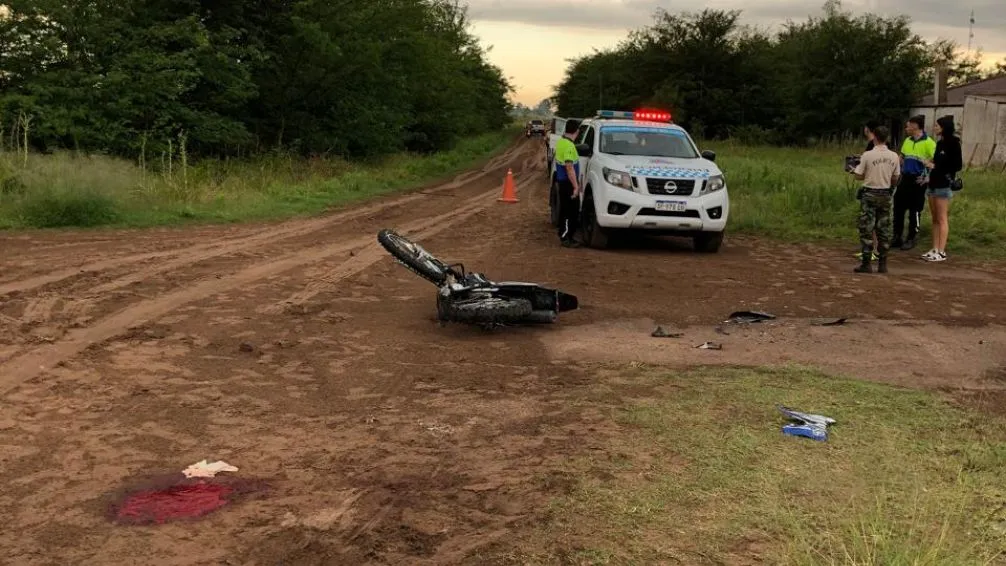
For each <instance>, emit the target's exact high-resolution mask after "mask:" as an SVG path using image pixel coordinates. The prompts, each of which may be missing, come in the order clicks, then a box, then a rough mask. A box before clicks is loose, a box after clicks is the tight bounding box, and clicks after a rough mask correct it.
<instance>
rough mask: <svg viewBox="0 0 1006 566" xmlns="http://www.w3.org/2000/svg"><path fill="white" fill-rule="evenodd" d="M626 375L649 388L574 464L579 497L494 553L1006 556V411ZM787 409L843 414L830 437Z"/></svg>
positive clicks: (777, 559) (691, 558)
mask: <svg viewBox="0 0 1006 566" xmlns="http://www.w3.org/2000/svg"><path fill="white" fill-rule="evenodd" d="M618 381H621V382H622V383H624V384H626V385H627V386H630V387H632V389H633V390H634V391H647V393H646V394H645V398H644V399H642V400H639V401H637V402H635V403H634V404H632V405H631V406H628V407H623V408H614V409H613V413H614V416H615V420H616V421H617V423H618V425H619V427H618V429H619V432H618V433H617V434H615V436H614V438H612V439H611V440H610V442H609V444H610V445H611V449H610V450H604V451H599V452H594V454H596V456H594V457H592V458H591V459H587V460H580V461H576V462H573V463H571V464H570V467H569V472H571V473H572V474H573V476H574V478H575V481H574V482H573V484H574V486H575V487H573V488H572V489H571V490H570V492H569V495H568V496H566V497H563V498H562V499H560V500H558V501H556V502H555V503H554V505H553V506H552V508H551V509H550V512H549V513H548V519H547V520H546V521H545V522H544V524H543V525H541V526H540V527H539V528H538V529H537V530H536V531H534V533H533V534H532V535H531V536H530V538H528V539H523V540H522V541H521V542H520V543H517V545H516V546H517V549H516V550H515V549H514V548H513V546H511V548H510V549H507V550H505V551H504V552H503V554H502V560H500V558H501V556H500V555H497V556H495V557H494V558H495V559H497V560H498V561H501V562H504V563H520V564H555V563H575V564H752V563H766V564H793V565H811V564H846V565H881V564H883V565H885V566H897V565H917V566H922V565H933V566H935V565H951V564H953V565H964V564H990V563H996V562H994V559H995V558H996V556H999V559H1002V558H1003V555H1002V554H1001V553H1002V552H1003V551H1004V550H1006V488H1004V487H1003V484H1002V481H1001V477H1002V470H1004V469H1006V422H1004V421H1002V420H999V419H996V418H991V417H988V416H985V415H979V414H976V413H972V412H969V411H967V410H963V409H960V408H955V407H952V406H950V405H949V404H948V403H946V402H944V401H943V400H941V399H940V398H938V397H937V396H935V395H932V394H929V393H924V392H915V391H906V390H899V389H894V388H890V387H886V386H882V385H877V384H871V383H864V382H859V381H852V380H843V379H833V378H828V377H825V376H822V375H819V374H816V373H814V372H812V371H809V370H801V369H787V370H771V371H770V370H751V369H732V370H724V369H715V370H714V369H708V370H700V371H696V372H689V373H684V374H680V373H667V372H665V371H660V370H652V369H646V368H643V369H637V370H628V375H626V373H621V372H620V375H619V376H618ZM606 398H607V399H609V400H610V399H611V395H610V392H609V393H608V394H607V396H606ZM594 402H595V403H596V400H595V401H594ZM777 404H783V405H788V406H792V407H794V408H797V409H798V410H804V411H808V412H813V413H819V414H825V415H828V416H831V417H833V418H835V419H837V421H838V423H837V424H836V425H833V426H832V427H831V436H830V438H829V440H828V441H827V442H826V443H818V442H815V441H812V440H809V439H803V438H795V437H788V436H784V435H783V434H782V433H781V431H780V427H781V425H782V424H784V422H785V420H784V418H783V417H782V415H781V414H779V413H778V412H777V410H776V405H777Z"/></svg>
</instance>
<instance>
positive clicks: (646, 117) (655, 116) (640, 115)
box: [633, 110, 671, 122]
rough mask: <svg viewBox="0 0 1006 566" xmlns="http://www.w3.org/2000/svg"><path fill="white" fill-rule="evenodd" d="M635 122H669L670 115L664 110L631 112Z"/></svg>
mask: <svg viewBox="0 0 1006 566" xmlns="http://www.w3.org/2000/svg"><path fill="white" fill-rule="evenodd" d="M633 114H634V118H635V119H636V120H643V121H647V122H670V121H671V113H670V112H667V111H665V110H636V111H635V112H633Z"/></svg>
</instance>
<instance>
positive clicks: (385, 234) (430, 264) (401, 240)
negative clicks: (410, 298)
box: [377, 230, 449, 285]
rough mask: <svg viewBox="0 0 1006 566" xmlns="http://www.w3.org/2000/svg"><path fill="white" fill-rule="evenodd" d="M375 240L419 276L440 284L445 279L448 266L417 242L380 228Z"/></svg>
mask: <svg viewBox="0 0 1006 566" xmlns="http://www.w3.org/2000/svg"><path fill="white" fill-rule="evenodd" d="M377 241H378V243H380V244H381V246H382V247H384V249H386V250H387V251H388V253H390V254H391V255H393V256H395V259H397V260H398V261H400V262H402V264H404V265H405V267H408V268H409V269H411V270H412V271H415V272H416V273H417V274H418V275H419V276H420V277H422V278H423V279H426V280H427V281H429V282H430V283H433V284H434V285H442V284H443V283H444V281H446V280H447V275H448V271H449V270H448V268H447V266H446V265H444V263H443V262H442V261H440V260H439V259H437V258H436V257H434V256H433V255H432V254H430V253H429V252H428V251H426V250H425V249H423V247H422V246H420V245H419V244H417V243H415V242H413V241H411V240H409V239H408V238H406V237H405V236H402V235H400V234H398V233H397V232H395V231H394V230H381V231H380V233H378V234H377Z"/></svg>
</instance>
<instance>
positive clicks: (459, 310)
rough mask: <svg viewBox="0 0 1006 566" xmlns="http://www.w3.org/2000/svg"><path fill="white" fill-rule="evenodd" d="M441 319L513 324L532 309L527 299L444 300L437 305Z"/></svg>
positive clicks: (470, 322)
mask: <svg viewBox="0 0 1006 566" xmlns="http://www.w3.org/2000/svg"><path fill="white" fill-rule="evenodd" d="M437 306H438V310H439V311H440V312H439V314H440V317H441V319H446V320H449V321H451V322H460V323H465V324H515V323H520V322H524V321H525V320H527V318H528V317H529V316H530V315H531V311H532V310H534V309H533V307H532V305H531V301H529V300H527V299H509V298H502V297H485V298H478V299H467V300H463V301H450V300H445V301H443V302H441V303H440V304H438V305H437Z"/></svg>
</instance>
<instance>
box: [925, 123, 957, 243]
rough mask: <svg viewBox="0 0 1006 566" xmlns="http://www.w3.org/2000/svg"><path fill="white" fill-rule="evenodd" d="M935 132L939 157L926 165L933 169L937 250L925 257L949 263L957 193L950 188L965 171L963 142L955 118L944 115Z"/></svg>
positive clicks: (930, 192)
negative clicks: (953, 199) (952, 213)
mask: <svg viewBox="0 0 1006 566" xmlns="http://www.w3.org/2000/svg"><path fill="white" fill-rule="evenodd" d="M933 133H935V134H936V135H937V136H939V140H940V141H938V142H937V143H936V155H935V156H934V157H933V160H932V161H930V162H928V163H926V167H928V168H929V169H930V171H931V172H930V173H929V188H928V189H927V190H926V196H927V197H929V212H930V213H931V214H932V215H933V249H931V250H929V251H928V252H926V253H924V254H922V259H924V260H926V261H946V260H947V237H948V236H949V235H950V200H951V199H952V198H954V191H953V189H951V188H950V185H951V183H952V181H953V180H954V178H955V177H956V176H957V173H958V172H959V171H960V170H961V169H963V168H964V163H963V155H962V153H961V140H960V139H959V138H958V137H957V136H956V135H955V133H954V117H953V116H944V117H942V118H940V119H939V120H937V121H936V126H935V127H934V128H933Z"/></svg>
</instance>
